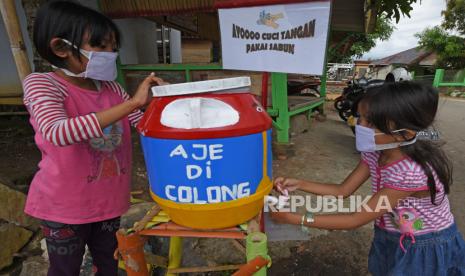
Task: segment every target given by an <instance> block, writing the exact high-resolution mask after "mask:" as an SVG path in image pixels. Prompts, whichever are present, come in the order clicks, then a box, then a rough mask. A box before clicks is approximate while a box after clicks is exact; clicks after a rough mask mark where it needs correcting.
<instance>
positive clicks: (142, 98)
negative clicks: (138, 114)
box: [131, 72, 167, 108]
mask: <svg viewBox="0 0 465 276" xmlns="http://www.w3.org/2000/svg"><path fill="white" fill-rule="evenodd" d="M154 84H155V85H165V84H167V83H166V82H164V81H163V80H162V79H160V78H157V77H155V73H153V72H152V73H150V75H149V76H148V77H146V78H145V79H144V80H143V81H142V82H141V83H140V84H139V87H137V91H136V93H135V94H134V96H133V97H132V98H131V101H133V102H134V104H135V105H136V107H137V108H140V107H143V106H146V105H147V104H148V103H149V102H150V100H151V99H152V95H151V94H150V87H151V86H153V85H154Z"/></svg>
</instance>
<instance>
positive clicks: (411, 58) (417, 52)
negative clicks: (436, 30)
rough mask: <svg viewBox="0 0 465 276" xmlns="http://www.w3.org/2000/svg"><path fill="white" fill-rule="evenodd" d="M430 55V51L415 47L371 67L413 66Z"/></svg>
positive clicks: (379, 61) (380, 60)
mask: <svg viewBox="0 0 465 276" xmlns="http://www.w3.org/2000/svg"><path fill="white" fill-rule="evenodd" d="M430 54H431V52H429V51H426V50H423V49H421V48H420V47H415V48H412V49H408V50H405V51H402V52H400V53H397V54H394V55H391V56H388V57H385V58H382V59H377V60H374V61H373V62H372V63H371V64H370V65H375V66H376V65H389V64H402V65H412V64H415V63H417V62H419V61H420V60H421V59H423V58H425V57H426V56H428V55H430Z"/></svg>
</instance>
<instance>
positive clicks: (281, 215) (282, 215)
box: [270, 212, 295, 224]
mask: <svg viewBox="0 0 465 276" xmlns="http://www.w3.org/2000/svg"><path fill="white" fill-rule="evenodd" d="M270 217H271V219H272V220H273V221H274V222H275V223H280V224H281V223H288V224H295V221H294V220H295V214H293V213H289V212H271V213H270Z"/></svg>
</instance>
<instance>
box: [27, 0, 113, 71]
mask: <svg viewBox="0 0 465 276" xmlns="http://www.w3.org/2000/svg"><path fill="white" fill-rule="evenodd" d="M85 33H88V34H89V44H90V45H91V46H92V47H98V46H100V45H102V44H103V41H104V40H108V39H114V40H115V42H116V46H117V47H118V48H119V46H120V33H119V30H118V28H117V27H116V25H115V23H113V21H111V19H109V18H108V17H106V16H105V15H103V14H101V13H99V12H97V11H95V10H93V9H90V8H87V7H84V6H82V5H80V4H77V3H75V2H72V1H51V2H47V3H45V4H44V5H42V6H41V7H40V8H39V10H38V11H37V15H36V19H35V23H34V31H33V40H34V45H35V47H36V49H37V51H38V52H39V54H40V56H41V57H42V58H44V59H46V60H47V61H48V62H50V63H51V64H52V65H55V66H57V67H64V68H66V64H65V61H64V60H63V59H62V58H60V57H58V56H56V55H55V54H54V53H53V51H52V49H51V47H50V41H51V40H52V38H55V37H58V38H64V39H66V40H68V41H70V42H71V43H73V45H76V46H77V47H81V46H82V44H83V43H84V42H85V41H83V37H84V34H85ZM64 46H66V45H65V44H64ZM71 50H72V52H73V55H75V56H76V57H78V58H80V55H79V50H78V49H75V48H74V47H71Z"/></svg>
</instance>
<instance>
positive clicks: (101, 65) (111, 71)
mask: <svg viewBox="0 0 465 276" xmlns="http://www.w3.org/2000/svg"><path fill="white" fill-rule="evenodd" d="M62 41H63V42H65V43H66V44H68V45H70V46H72V47H74V48H76V49H79V48H78V47H77V46H75V45H73V44H72V43H71V42H69V41H68V40H66V39H62ZM79 52H80V53H81V54H82V55H83V56H85V57H86V58H87V59H88V61H87V66H86V70H85V71H84V72H82V73H79V74H75V73H73V72H71V71H69V70H67V69H65V68H60V69H61V70H62V71H63V72H64V73H65V74H66V75H68V76H71V77H80V78H89V79H94V80H101V81H114V80H115V79H116V76H117V70H116V59H117V57H118V53H115V52H95V51H86V50H83V49H79Z"/></svg>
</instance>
